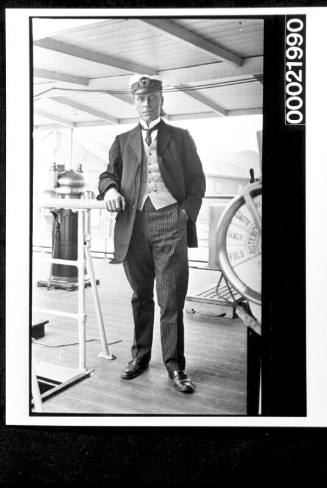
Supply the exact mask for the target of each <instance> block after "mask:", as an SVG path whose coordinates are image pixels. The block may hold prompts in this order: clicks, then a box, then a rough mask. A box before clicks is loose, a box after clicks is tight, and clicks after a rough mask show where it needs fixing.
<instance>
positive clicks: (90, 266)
mask: <svg viewBox="0 0 327 488" xmlns="http://www.w3.org/2000/svg"><path fill="white" fill-rule="evenodd" d="M89 213H90V210H86V211H85V217H86V222H87V225H86V231H87V233H86V236H85V257H86V267H87V272H88V275H89V278H90V281H91V290H92V295H93V300H94V306H95V312H96V317H97V322H98V329H99V333H100V338H101V343H102V350H103V351H102V353H100V354H99V357H100V358H102V359H116V356H114V355H113V354H110V352H109V348H108V344H107V338H106V333H105V330H104V323H103V316H102V311H101V306H100V299H99V293H98V288H97V285H96V280H95V275H94V269H93V263H92V257H91V253H90V241H91V234H90V232H89V219H90V215H89Z"/></svg>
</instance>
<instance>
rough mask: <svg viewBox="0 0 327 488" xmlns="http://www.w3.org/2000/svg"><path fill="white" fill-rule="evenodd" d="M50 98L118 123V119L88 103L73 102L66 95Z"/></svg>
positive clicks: (112, 122)
mask: <svg viewBox="0 0 327 488" xmlns="http://www.w3.org/2000/svg"><path fill="white" fill-rule="evenodd" d="M50 98H51V100H54V101H55V102H58V103H62V104H63V105H67V106H68V107H71V108H75V109H77V110H80V111H81V112H85V113H88V114H90V115H94V116H95V117H98V118H99V119H102V120H106V121H107V122H110V123H111V124H118V123H119V120H118V119H117V118H116V117H112V116H111V115H109V114H107V113H105V112H101V111H100V110H97V109H94V108H92V107H89V106H88V105H84V104H82V103H79V102H75V101H74V100H71V99H70V98H66V97H50Z"/></svg>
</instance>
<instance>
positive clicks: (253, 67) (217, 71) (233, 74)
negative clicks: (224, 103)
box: [89, 56, 263, 91]
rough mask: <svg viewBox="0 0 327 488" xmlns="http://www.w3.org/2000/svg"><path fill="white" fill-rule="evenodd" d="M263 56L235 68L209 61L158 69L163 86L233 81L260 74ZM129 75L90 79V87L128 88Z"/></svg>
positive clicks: (249, 59)
mask: <svg viewBox="0 0 327 488" xmlns="http://www.w3.org/2000/svg"><path fill="white" fill-rule="evenodd" d="M262 73H263V56H254V57H251V58H244V63H243V66H241V67H239V68H235V67H234V66H231V65H227V64H225V63H216V62H214V63H209V64H204V65H199V66H189V67H186V68H173V69H169V70H165V71H159V73H158V74H159V75H160V76H161V78H162V80H163V84H164V87H165V86H169V85H178V84H181V83H185V84H191V83H200V82H201V83H205V82H209V81H214V80H215V81H229V80H230V81H233V80H237V79H240V78H244V76H255V75H257V76H259V75H261V76H262ZM128 81H129V75H123V76H113V77H103V78H96V79H94V80H92V79H90V82H89V88H90V89H95V90H96V89H100V90H105V89H107V88H108V86H114V90H117V91H118V90H124V91H127V90H129V85H128Z"/></svg>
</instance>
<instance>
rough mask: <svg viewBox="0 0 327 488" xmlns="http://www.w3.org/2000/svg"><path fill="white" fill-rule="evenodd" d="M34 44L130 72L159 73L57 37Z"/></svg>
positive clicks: (147, 67)
mask: <svg viewBox="0 0 327 488" xmlns="http://www.w3.org/2000/svg"><path fill="white" fill-rule="evenodd" d="M33 44H34V46H37V47H42V48H44V49H49V50H50V51H56V52H59V53H62V54H67V55H69V56H74V57H76V58H81V59H85V60H87V61H92V62H93V63H99V64H104V65H106V66H111V67H114V68H119V69H122V70H124V71H129V72H130V73H140V74H141V73H148V74H151V75H153V74H156V73H157V71H156V70H155V69H154V68H152V67H150V66H145V65H143V64H139V63H134V62H133V61H127V60H123V59H120V58H116V57H114V56H109V55H108V54H102V53H99V52H97V51H92V50H90V49H85V48H82V47H79V46H74V45H73V44H67V43H65V42H60V41H57V40H56V39H51V38H50V37H48V38H46V39H40V40H38V41H35V42H34V43H33Z"/></svg>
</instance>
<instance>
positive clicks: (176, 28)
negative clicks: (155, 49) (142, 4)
mask: <svg viewBox="0 0 327 488" xmlns="http://www.w3.org/2000/svg"><path fill="white" fill-rule="evenodd" d="M141 22H144V23H145V24H148V25H151V26H152V27H155V28H156V29H159V30H160V31H162V32H165V33H166V34H169V35H170V36H172V37H174V38H175V39H176V38H177V39H179V40H180V41H183V42H185V43H187V44H189V45H191V46H193V47H195V48H197V49H199V50H200V51H202V52H205V53H206V54H211V55H213V56H214V57H215V58H217V59H219V60H221V61H225V62H226V63H230V64H232V65H234V66H242V64H243V59H242V57H241V56H238V55H237V54H234V53H233V52H231V51H228V50H227V49H225V48H223V47H221V46H219V45H218V44H217V43H215V42H212V41H209V40H207V39H205V38H204V37H202V36H199V35H198V34H195V33H194V32H192V31H190V30H188V29H185V27H182V26H181V25H179V24H177V23H176V22H173V21H172V20H169V19H164V18H161V19H151V18H143V19H141Z"/></svg>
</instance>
